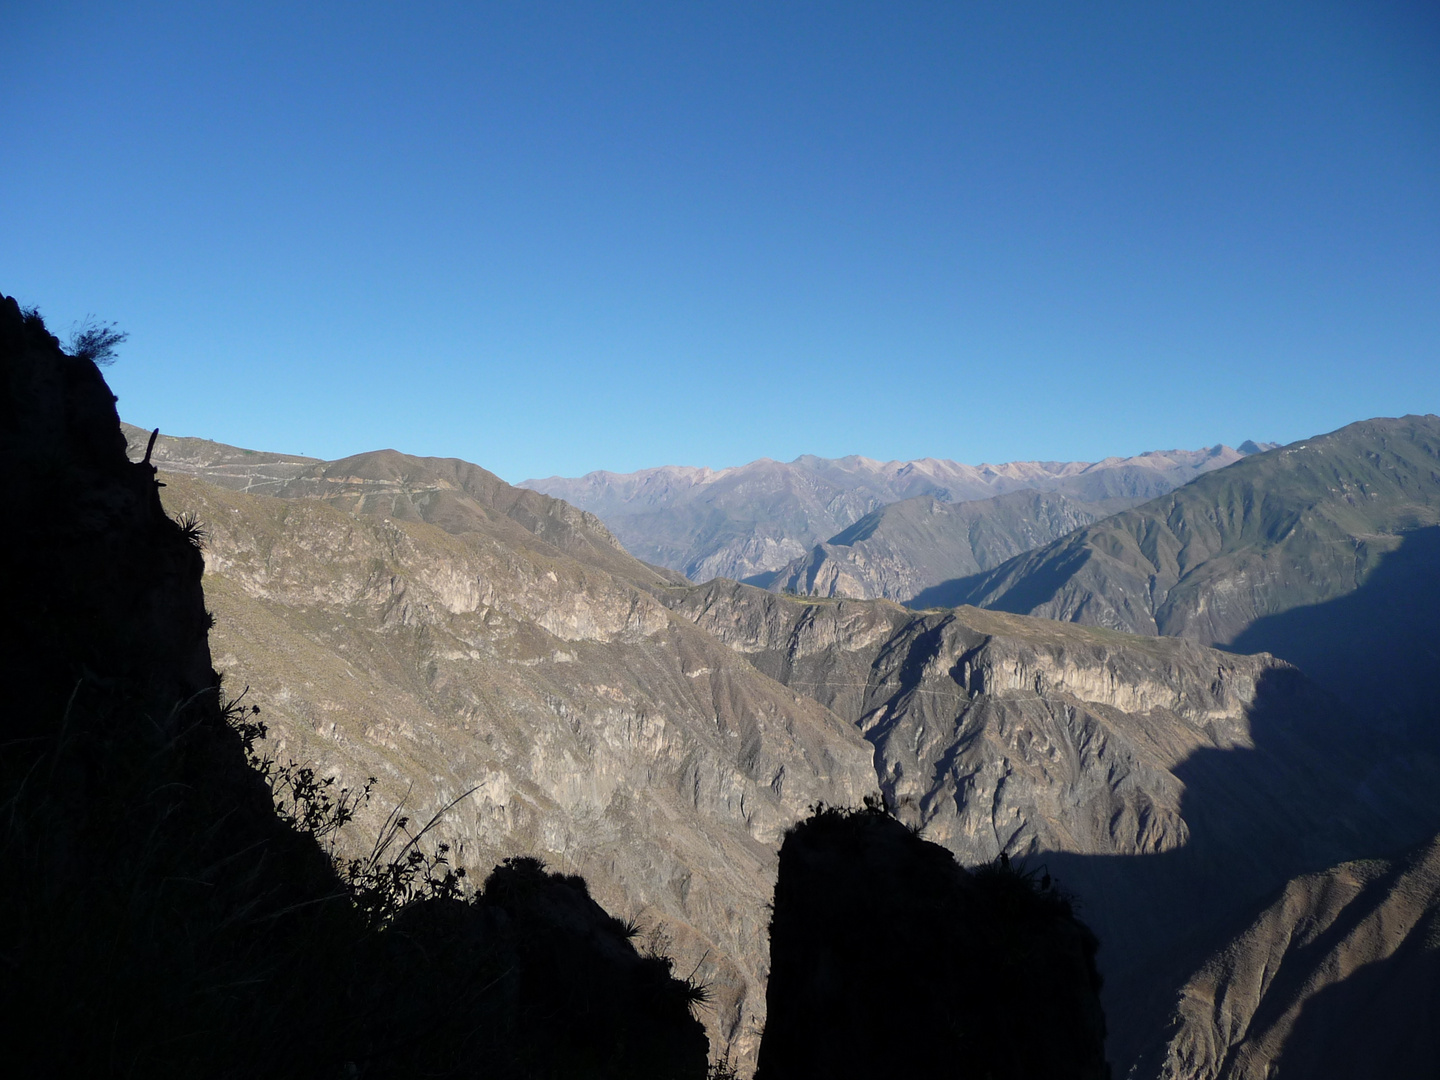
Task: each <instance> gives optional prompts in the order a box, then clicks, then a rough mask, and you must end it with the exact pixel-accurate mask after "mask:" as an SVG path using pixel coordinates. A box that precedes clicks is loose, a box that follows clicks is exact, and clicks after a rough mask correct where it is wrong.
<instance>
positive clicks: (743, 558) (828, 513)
mask: <svg viewBox="0 0 1440 1080" xmlns="http://www.w3.org/2000/svg"><path fill="white" fill-rule="evenodd" d="M1244 456H1245V454H1244V453H1243V452H1242V451H1239V450H1235V449H1233V448H1231V447H1228V446H1224V445H1222V444H1217V445H1215V446H1212V447H1208V448H1205V449H1203V450H1168V451H1150V452H1147V453H1145V454H1139V455H1136V456H1134V457H1129V458H1119V457H1112V458H1105V459H1104V460H1102V461H1099V462H1009V463H1004V464H1000V465H990V464H984V465H979V466H973V465H962V464H960V463H958V462H953V461H946V460H944V459H940V458H922V459H919V460H916V461H909V462H902V461H890V462H879V461H876V460H875V459H872V458H865V457H861V456H859V455H852V456H850V457H845V458H819V457H815V456H813V455H802V456H801V457H798V458H796V459H795V460H794V461H792V462H777V461H773V460H771V459H769V458H762V459H759V460H757V461H753V462H749V463H747V464H745V465H738V466H733V467H730V468H726V469H720V470H715V469H709V468H704V467H694V466H670V465H667V466H659V467H656V468H651V469H642V470H639V471H638V472H634V473H612V472H605V471H603V470H601V471H595V472H591V473H587V474H585V476H582V477H578V478H566V477H548V478H546V479H532V480H524V481H521V482H520V484H519V485H517V486H519V487H524V488H528V489H530V490H533V491H541V492H544V493H545V494H548V495H553V496H555V497H557V498H562V499H564V500H565V501H566V502H569V503H571V504H572V505H575V506H578V507H581V508H583V509H585V510H588V511H590V512H592V513H594V514H596V515H597V516H598V517H599V518H601V520H603V521H605V522H606V524H607V525H608V526H609V528H610V529H611V531H612V532H613V533H614V534H615V535H616V537H618V538H619V540H620V541H621V543H622V544H624V545H625V546H626V550H628V551H630V552H631V553H632V554H634V555H636V556H637V557H638V558H640V559H643V560H644V561H646V562H648V563H653V564H656V565H659V566H666V567H669V568H671V569H673V570H676V571H678V572H680V573H682V574H684V575H685V576H686V577H688V578H691V579H692V580H696V581H705V580H709V579H710V578H713V577H727V578H733V579H736V580H745V579H749V578H753V577H754V576H755V575H757V574H762V573H767V572H773V571H775V570H778V569H779V568H780V567H782V566H784V565H785V564H786V563H788V562H790V561H791V560H792V559H796V558H801V557H803V556H804V555H805V553H806V552H807V551H809V550H810V549H811V548H812V547H813V546H814V545H815V544H816V543H819V542H821V541H823V540H825V539H826V538H827V537H830V536H833V535H835V534H836V533H838V532H840V531H841V530H843V529H845V528H847V527H848V526H850V525H852V524H853V523H854V522H855V521H856V520H858V519H859V518H860V517H862V516H863V515H865V514H867V513H869V512H870V511H872V510H875V509H877V508H879V507H880V506H882V505H885V504H887V503H892V502H897V501H899V500H901V499H906V498H911V497H914V496H918V495H931V496H933V497H936V498H939V499H943V500H945V501H950V502H963V501H966V500H969V499H982V498H989V497H992V496H994V495H1000V494H1005V493H1007V492H1010V491H1015V490H1019V489H1021V488H1036V489H1041V490H1053V491H1059V492H1061V493H1062V494H1065V495H1067V496H1071V497H1073V498H1077V499H1081V500H1083V501H1099V500H1103V499H1109V498H1117V497H1119V498H1137V499H1143V498H1150V497H1153V496H1155V495H1158V494H1161V493H1162V492H1165V491H1169V490H1171V489H1172V488H1174V487H1176V486H1177V485H1179V484H1182V483H1184V482H1185V481H1187V480H1189V479H1191V478H1192V477H1193V476H1195V475H1199V474H1201V473H1203V472H1206V471H1208V470H1210V469H1215V468H1221V467H1223V466H1225V465H1228V464H1230V463H1232V462H1234V461H1238V460H1240V459H1241V458H1243V457H1244Z"/></svg>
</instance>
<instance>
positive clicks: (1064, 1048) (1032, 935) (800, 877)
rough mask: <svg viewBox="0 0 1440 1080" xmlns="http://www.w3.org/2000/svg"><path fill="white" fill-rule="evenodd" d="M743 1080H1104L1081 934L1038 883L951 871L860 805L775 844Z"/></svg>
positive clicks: (945, 856)
mask: <svg viewBox="0 0 1440 1080" xmlns="http://www.w3.org/2000/svg"><path fill="white" fill-rule="evenodd" d="M770 942H771V958H772V971H771V975H770V985H769V991H768V1000H769V1006H770V1007H769V1017H770V1020H769V1023H768V1025H767V1026H766V1029H765V1038H764V1042H763V1044H762V1045H761V1048H760V1063H759V1069H758V1071H757V1072H756V1074H755V1075H756V1080H772V1078H779V1080H784V1078H786V1077H807V1076H816V1077H826V1078H829V1080H868V1078H870V1077H876V1076H916V1077H919V1076H947V1075H958V1076H983V1077H987V1078H991V1080H1031V1078H1033V1077H1051V1078H1054V1080H1108V1078H1109V1076H1110V1070H1109V1069H1108V1068H1107V1066H1106V1062H1105V1019H1104V1015H1103V1013H1102V1011H1101V1008H1100V1000H1099V990H1100V978H1099V975H1098V974H1097V972H1096V970H1095V948H1096V942H1095V938H1094V935H1092V934H1091V933H1090V932H1089V930H1088V929H1086V927H1085V926H1084V925H1083V924H1082V923H1081V922H1080V921H1079V920H1078V919H1076V918H1075V915H1074V911H1073V909H1072V906H1071V904H1070V902H1069V901H1068V900H1067V899H1066V898H1065V897H1064V896H1063V895H1062V894H1061V893H1060V892H1059V891H1058V890H1057V889H1055V888H1054V885H1053V883H1052V882H1051V881H1050V880H1049V879H1048V878H1040V877H1039V876H1038V875H1033V876H1032V875H1028V874H1026V873H1023V872H1021V871H1019V870H1018V869H1016V868H1015V867H1013V866H1011V865H1008V864H996V865H992V866H985V867H977V868H975V869H973V870H966V869H963V868H961V867H960V866H959V865H957V864H956V862H955V860H954V858H953V857H952V856H951V854H950V853H949V852H947V851H946V850H945V849H944V848H942V847H939V846H938V845H936V844H932V843H929V842H928V841H925V840H922V839H920V838H919V837H918V836H916V835H915V834H914V833H913V832H911V831H910V830H909V829H907V828H905V826H903V825H901V824H900V823H899V822H898V821H896V820H895V819H894V818H893V817H890V816H889V815H888V814H884V813H882V812H880V810H879V808H878V807H875V806H870V807H867V808H866V809H864V810H859V811H853V812H850V811H840V810H834V809H823V810H820V811H819V812H817V813H815V814H814V815H812V816H811V817H810V818H808V819H807V820H806V821H804V822H801V823H800V824H799V825H797V826H796V827H795V828H794V829H792V830H791V831H790V832H789V833H788V834H787V835H786V837H785V843H784V846H782V847H781V849H780V876H779V880H778V881H777V883H776V886H775V913H774V916H773V917H772V919H771V923H770Z"/></svg>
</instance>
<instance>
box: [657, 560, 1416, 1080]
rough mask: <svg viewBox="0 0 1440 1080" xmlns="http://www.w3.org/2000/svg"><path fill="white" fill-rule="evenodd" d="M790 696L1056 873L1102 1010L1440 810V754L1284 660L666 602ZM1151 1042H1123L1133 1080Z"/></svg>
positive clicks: (767, 600)
mask: <svg viewBox="0 0 1440 1080" xmlns="http://www.w3.org/2000/svg"><path fill="white" fill-rule="evenodd" d="M666 595H667V597H668V598H669V599H668V602H669V603H671V604H672V605H673V606H674V608H675V610H677V611H680V612H683V613H685V614H686V615H688V616H689V617H690V618H692V619H694V620H695V621H696V623H697V625H699V626H701V627H703V628H705V629H707V630H709V631H710V632H711V633H712V634H714V635H715V636H716V637H718V638H720V639H721V640H722V641H725V642H726V643H727V644H729V645H730V646H731V647H732V648H735V649H737V650H738V651H740V652H742V653H744V654H745V655H746V656H748V657H749V658H750V660H751V662H752V663H753V664H755V665H756V666H757V667H758V668H760V670H762V671H764V672H766V673H767V674H769V675H771V676H772V677H774V678H776V679H777V680H779V681H780V682H783V683H785V684H786V685H788V686H791V687H793V688H795V689H797V690H799V691H800V692H802V693H807V694H811V695H814V696H815V697H816V698H817V700H819V701H821V702H822V703H823V704H826V705H827V706H829V707H830V708H832V709H833V710H834V711H835V712H837V713H838V714H839V715H841V716H842V717H844V718H846V719H849V720H851V721H852V722H854V723H855V724H856V725H857V726H858V727H859V729H860V730H861V731H862V732H864V734H865V737H866V738H867V739H868V740H869V741H870V742H871V743H872V744H873V746H874V748H875V768H876V771H877V773H878V775H879V777H880V786H881V789H882V791H883V792H884V795H885V797H886V799H887V801H888V802H889V803H890V805H892V806H894V807H895V808H896V813H897V814H898V816H899V817H900V819H901V820H902V821H903V822H905V823H907V824H910V825H913V826H917V827H919V828H920V829H921V833H922V835H923V836H924V837H925V838H926V839H929V840H932V841H934V842H936V843H939V844H942V845H944V846H945V847H947V848H948V849H949V850H951V851H952V852H954V853H955V855H956V856H957V858H959V859H960V861H961V862H962V863H964V864H966V865H975V864H978V863H984V862H988V861H991V860H993V859H995V858H996V857H997V856H998V855H999V854H1001V853H1006V854H1009V855H1011V856H1016V857H1019V856H1024V857H1027V858H1028V859H1029V860H1031V865H1038V864H1044V865H1046V866H1047V867H1048V868H1049V872H1050V873H1052V874H1053V876H1054V877H1055V879H1056V880H1058V881H1059V882H1060V883H1061V884H1062V885H1063V886H1064V887H1065V888H1067V889H1070V890H1073V891H1074V892H1075V893H1076V894H1077V895H1078V896H1079V897H1081V901H1082V909H1081V911H1082V915H1083V917H1084V918H1085V920H1086V922H1087V923H1088V924H1089V925H1090V926H1091V927H1092V928H1093V929H1094V930H1095V932H1096V934H1097V935H1098V937H1099V938H1100V941H1101V943H1102V947H1101V951H1100V954H1099V962H1100V965H1101V968H1102V970H1103V971H1104V972H1105V974H1106V979H1107V985H1106V990H1105V999H1106V1012H1107V1014H1108V1015H1110V1016H1111V1017H1112V1018H1118V1019H1119V1020H1120V1021H1121V1027H1122V1028H1123V1029H1124V1030H1126V1031H1128V1032H1133V1031H1135V1030H1137V1028H1138V1029H1141V1030H1146V1031H1150V1032H1152V1033H1153V1031H1154V1030H1155V1026H1156V1024H1163V1023H1164V1021H1165V1019H1166V1018H1164V1017H1160V1018H1158V1019H1157V1018H1153V1017H1152V1018H1151V1021H1150V1023H1149V1027H1148V1028H1147V1027H1146V1024H1145V1022H1143V1021H1138V1020H1137V1021H1133V1022H1132V1021H1131V1020H1130V1019H1129V1018H1130V1017H1131V1016H1132V1015H1133V1014H1134V1013H1135V1012H1136V1011H1137V1010H1138V1011H1140V1012H1141V1013H1144V1010H1145V1009H1146V1007H1147V1006H1148V1004H1149V1002H1150V997H1151V993H1152V991H1153V986H1151V985H1150V984H1147V983H1145V982H1144V981H1143V980H1141V981H1137V980H1136V979H1135V978H1134V976H1135V974H1136V972H1138V971H1140V970H1141V969H1142V968H1144V967H1146V966H1147V965H1149V964H1150V963H1152V962H1153V961H1154V958H1155V957H1157V956H1168V955H1173V954H1176V953H1179V952H1183V951H1184V949H1185V948H1186V947H1187V946H1186V942H1187V941H1191V940H1197V939H1198V940H1201V941H1203V942H1204V943H1205V944H1206V946H1208V947H1209V948H1212V949H1219V948H1220V947H1222V946H1223V943H1224V942H1225V941H1226V940H1228V934H1229V933H1230V930H1229V920H1232V919H1234V918H1235V917H1237V915H1238V914H1240V913H1243V912H1246V911H1248V910H1251V909H1252V907H1253V906H1254V905H1255V904H1257V903H1259V902H1260V901H1261V899H1262V898H1263V897H1264V896H1265V895H1266V894H1267V893H1268V892H1270V891H1271V890H1273V889H1275V888H1277V887H1279V886H1280V885H1282V884H1283V883H1284V882H1285V881H1286V880H1287V879H1289V878H1290V877H1292V876H1294V875H1296V874H1299V873H1303V872H1308V871H1315V870H1320V869H1323V868H1324V867H1327V866H1331V865H1333V864H1335V863H1337V862H1339V861H1342V860H1344V859H1347V858H1354V857H1357V856H1361V855H1370V854H1378V853H1381V852H1385V851H1388V850H1393V849H1394V848H1397V847H1399V846H1401V845H1402V844H1405V843H1413V842H1415V841H1416V840H1417V839H1418V838H1419V836H1420V835H1423V834H1424V833H1425V832H1426V830H1427V829H1429V828H1431V827H1433V824H1434V823H1435V822H1436V820H1437V807H1436V805H1435V798H1434V796H1433V791H1432V788H1431V784H1432V783H1433V781H1434V779H1435V777H1436V775H1437V771H1436V767H1435V762H1434V761H1432V760H1430V759H1428V758H1426V757H1424V756H1417V755H1415V754H1413V753H1410V752H1408V751H1406V750H1405V749H1404V748H1403V747H1402V746H1398V745H1396V744H1395V743H1394V741H1393V740H1390V739H1389V738H1388V737H1386V736H1385V735H1383V734H1382V733H1381V732H1378V731H1376V730H1375V729H1372V728H1368V727H1366V726H1365V725H1364V724H1363V723H1362V722H1361V721H1359V720H1357V718H1356V717H1355V716H1354V715H1353V714H1352V713H1350V712H1349V711H1347V710H1345V709H1344V708H1341V707H1340V706H1339V705H1338V703H1337V702H1336V701H1335V700H1334V699H1333V698H1331V697H1330V696H1329V695H1327V694H1326V693H1324V692H1323V691H1321V690H1320V689H1319V688H1318V687H1316V686H1315V685H1314V684H1312V683H1310V682H1309V681H1308V680H1307V679H1306V678H1305V677H1304V676H1303V675H1302V674H1301V673H1300V672H1299V671H1297V670H1296V669H1295V668H1293V667H1291V666H1290V665H1288V664H1286V663H1284V662H1283V661H1279V660H1276V659H1274V658H1272V657H1269V656H1265V655H1259V656H1240V655H1235V654H1232V653H1225V652H1220V651H1217V650H1214V649H1209V648H1205V647H1202V646H1200V645H1198V644H1196V643H1194V642H1191V641H1186V640H1183V639H1176V638H1160V637H1139V636H1135V635H1129V634H1122V633H1118V632H1115V631H1110V630H1106V629H1102V628H1097V627H1086V626H1077V625H1073V624H1066V623H1057V622H1052V621H1049V620H1044V619H1035V618H1027V617H1024V616H1018V615H1011V614H1006V613H1001V612H994V611H984V610H980V609H975V608H959V609H955V610H953V611H943V612H927V613H916V612H912V611H907V610H905V609H903V608H900V607H898V606H896V605H893V604H890V603H887V602H884V601H849V600H841V601H830V600H817V599H805V598H796V597H784V596H778V595H776V594H773V593H767V592H763V591H761V590H758V589H754V588H751V587H748V586H744V585H738V584H736V583H734V582H723V581H715V582H711V583H709V584H708V585H705V586H693V587H690V588H674V589H670V590H666ZM1136 1049H1137V1048H1136V1044H1135V1039H1134V1038H1133V1037H1128V1038H1122V1039H1120V1040H1119V1041H1118V1042H1116V1043H1114V1044H1113V1045H1112V1051H1113V1053H1114V1055H1115V1056H1114V1057H1113V1058H1112V1060H1113V1061H1114V1063H1115V1064H1116V1065H1117V1068H1118V1070H1119V1073H1120V1074H1121V1075H1123V1074H1124V1069H1125V1065H1126V1063H1127V1062H1129V1061H1131V1060H1133V1054H1134V1053H1135V1052H1136Z"/></svg>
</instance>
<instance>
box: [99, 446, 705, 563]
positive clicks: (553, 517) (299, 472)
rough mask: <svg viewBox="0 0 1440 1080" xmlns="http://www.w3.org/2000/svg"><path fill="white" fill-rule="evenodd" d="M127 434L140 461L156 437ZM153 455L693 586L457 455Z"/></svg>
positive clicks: (563, 506)
mask: <svg viewBox="0 0 1440 1080" xmlns="http://www.w3.org/2000/svg"><path fill="white" fill-rule="evenodd" d="M121 427H122V430H123V431H124V433H125V436H126V439H127V441H128V444H129V452H130V455H131V456H132V457H136V458H138V457H139V456H140V455H141V454H142V453H143V452H144V448H145V446H146V445H147V444H148V441H149V437H150V433H149V432H147V431H145V430H144V429H143V428H137V427H135V426H134V425H133V424H122V425H121ZM153 456H154V460H155V461H156V462H163V463H164V466H165V470H166V472H171V473H178V474H181V475H185V476H193V477H195V478H197V479H200V480H204V481H206V482H207V483H211V484H215V485H217V486H219V487H223V488H228V489H230V490H232V491H243V492H247V493H252V494H257V495H271V496H274V497H276V498H291V499H294V498H310V499H318V500H320V501H322V502H327V503H330V504H332V505H334V506H338V507H340V508H341V509H344V510H353V511H356V512H358V513H364V514H372V515H373V514H380V515H384V516H388V517H393V518H395V519H397V520H401V521H427V522H430V523H431V524H434V525H439V526H440V527H441V528H443V529H446V530H447V531H449V532H452V533H458V532H465V531H469V530H472V529H484V528H488V529H491V530H494V529H497V528H502V529H503V528H506V527H507V526H506V523H505V519H508V520H509V521H511V522H513V523H514V524H515V525H517V526H519V528H518V529H510V531H509V533H508V535H509V536H511V537H512V538H516V539H517V540H522V538H523V537H524V535H525V534H527V533H528V534H531V535H533V536H535V537H539V538H540V539H541V540H544V541H545V542H546V543H548V544H550V545H551V546H553V547H556V548H558V549H559V550H561V551H564V552H566V553H568V554H571V555H575V556H578V557H580V558H583V559H585V560H586V561H588V562H591V563H595V564H598V565H600V566H603V567H605V568H606V569H609V570H611V571H612V572H616V573H619V574H620V575H621V576H629V577H631V578H633V579H634V580H635V581H637V582H638V583H640V584H655V583H661V582H674V581H677V580H683V579H682V578H681V577H680V576H679V575H676V574H674V573H673V572H667V571H666V570H664V569H663V568H659V567H646V566H644V565H643V564H640V563H638V562H637V561H636V560H635V559H633V558H628V557H626V556H625V554H624V549H623V548H621V546H620V544H619V542H618V541H617V540H616V539H615V538H614V537H613V536H612V535H611V534H610V532H609V530H608V529H606V528H605V526H604V525H603V524H602V523H601V522H600V520H599V519H598V518H596V517H595V516H594V515H593V514H588V513H586V512H585V511H583V510H578V509H576V508H575V507H573V506H570V505H569V504H567V503H564V502H561V501H560V500H559V499H551V498H548V497H546V496H544V495H540V494H538V493H535V492H530V491H524V490H521V489H519V488H514V487H511V486H510V485H509V484H507V483H505V481H503V480H501V479H500V478H499V477H498V476H496V475H495V474H494V473H490V472H486V471H485V470H484V469H482V468H480V467H479V466H478V465H471V464H470V463H469V462H466V461H460V460H458V459H456V458H417V457H411V456H410V455H408V454H401V453H398V452H396V451H394V450H378V451H374V452H372V453H367V454H359V455H356V456H355V457H350V458H342V459H341V460H339V461H319V460H317V459H315V458H302V457H294V456H288V457H287V456H284V455H280V454H268V453H262V452H259V451H254V450H243V449H240V448H238V447H233V446H226V445H225V444H224V443H216V442H211V441H209V440H208V439H193V438H173V437H171V436H168V435H161V436H160V437H159V438H158V439H157V441H156V446H155V449H154V451H153ZM522 542H523V540H522Z"/></svg>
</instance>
